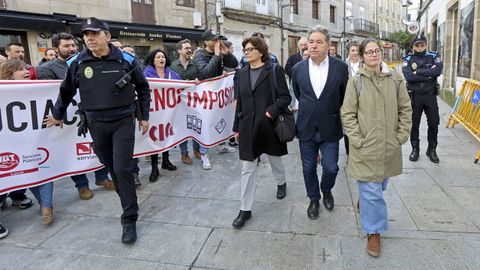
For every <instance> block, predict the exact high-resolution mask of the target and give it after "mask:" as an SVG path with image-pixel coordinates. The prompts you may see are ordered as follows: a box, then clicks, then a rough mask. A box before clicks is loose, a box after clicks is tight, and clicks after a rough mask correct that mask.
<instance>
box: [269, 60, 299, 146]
mask: <svg viewBox="0 0 480 270" xmlns="http://www.w3.org/2000/svg"><path fill="white" fill-rule="evenodd" d="M276 68H277V64H272V76H270V82H271V83H270V85H271V86H273V87H272V88H271V90H272V99H273V103H275V102H276V101H277V76H276ZM273 128H274V131H275V133H276V134H277V137H278V140H279V141H280V142H281V143H287V142H291V141H293V139H295V133H296V127H295V117H294V115H293V112H292V111H291V110H290V108H288V107H287V108H286V109H284V110H282V111H280V114H279V115H278V117H277V119H275V122H274V126H273Z"/></svg>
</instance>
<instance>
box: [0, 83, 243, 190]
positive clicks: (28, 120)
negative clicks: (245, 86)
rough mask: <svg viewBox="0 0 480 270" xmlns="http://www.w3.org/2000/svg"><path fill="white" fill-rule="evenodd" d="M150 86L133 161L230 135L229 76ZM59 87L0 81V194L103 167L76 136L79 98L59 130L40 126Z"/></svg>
mask: <svg viewBox="0 0 480 270" xmlns="http://www.w3.org/2000/svg"><path fill="white" fill-rule="evenodd" d="M148 81H149V84H150V94H151V102H150V119H149V123H150V127H149V130H148V132H147V133H146V134H145V135H142V134H141V132H140V131H138V128H137V129H136V133H135V153H134V155H135V156H136V157H140V156H146V155H150V154H153V153H159V152H163V151H166V150H168V149H170V148H172V147H174V146H176V145H178V144H179V143H181V142H183V141H185V140H187V139H189V138H193V139H195V140H197V141H198V142H199V143H200V144H202V145H204V146H206V147H211V146H214V145H216V144H218V143H220V142H222V141H224V140H226V139H228V138H229V137H230V136H232V134H233V133H232V126H233V119H234V107H233V97H234V89H233V75H229V76H226V77H223V76H222V77H218V78H216V79H212V80H208V81H204V82H201V83H200V84H198V85H195V84H194V83H191V82H186V81H176V80H162V79H149V80H148ZM59 86H60V81H0V194H2V193H6V192H11V191H14V190H17V189H22V188H26V187H31V186H36V185H40V184H43V183H46V182H48V181H53V180H55V179H58V178H62V177H65V176H70V175H76V174H81V173H87V172H91V171H95V170H98V169H100V168H101V167H103V165H102V164H100V162H99V161H98V158H97V156H96V155H95V154H94V153H93V151H92V148H91V147H90V143H91V142H92V140H91V138H90V136H89V134H87V137H86V138H84V137H78V136H77V124H78V121H79V119H78V117H77V115H76V114H75V113H74V112H75V111H76V110H77V104H78V102H80V100H79V95H78V93H77V95H76V96H75V97H74V99H73V101H72V104H70V106H69V108H68V110H67V113H66V116H65V120H64V128H63V129H60V128H59V127H52V128H46V127H45V126H44V125H43V124H42V121H43V118H44V117H45V116H47V115H50V114H51V110H52V108H53V106H54V104H55V100H56V98H57V96H58V91H59V90H58V89H59Z"/></svg>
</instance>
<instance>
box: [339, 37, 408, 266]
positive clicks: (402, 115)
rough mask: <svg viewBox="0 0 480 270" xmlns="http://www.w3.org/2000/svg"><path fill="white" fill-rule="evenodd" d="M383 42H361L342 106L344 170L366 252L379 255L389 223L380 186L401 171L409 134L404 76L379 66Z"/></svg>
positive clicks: (375, 255)
mask: <svg viewBox="0 0 480 270" xmlns="http://www.w3.org/2000/svg"><path fill="white" fill-rule="evenodd" d="M381 48H382V47H381V46H380V43H379V42H378V41H377V40H375V39H365V40H364V41H363V42H362V43H361V44H360V47H359V54H360V57H361V59H362V62H363V67H362V68H360V69H359V70H358V73H357V75H356V76H353V77H352V78H351V79H350V80H349V81H348V84H347V90H346V93H345V99H344V102H343V106H342V109H341V115H342V123H343V126H344V130H345V132H346V134H347V136H348V138H349V140H350V155H349V157H348V166H347V173H348V175H349V176H350V177H352V178H354V179H356V180H357V181H358V187H359V197H360V198H359V202H360V209H359V210H360V219H361V223H362V230H363V231H364V233H366V234H367V235H368V243H367V252H368V254H369V255H371V256H374V257H377V256H379V255H380V234H381V233H383V232H385V231H386V230H387V228H388V214H387V205H386V203H385V199H384V197H383V191H384V190H385V189H386V187H387V183H388V178H389V177H392V176H396V175H399V174H401V173H402V167H403V164H402V144H404V143H405V142H406V141H407V140H408V137H409V135H410V129H411V126H412V108H411V105H410V98H409V97H408V93H407V89H406V88H405V82H404V81H403V79H402V77H401V76H400V75H398V74H397V73H396V72H394V71H390V70H388V68H382V49H381Z"/></svg>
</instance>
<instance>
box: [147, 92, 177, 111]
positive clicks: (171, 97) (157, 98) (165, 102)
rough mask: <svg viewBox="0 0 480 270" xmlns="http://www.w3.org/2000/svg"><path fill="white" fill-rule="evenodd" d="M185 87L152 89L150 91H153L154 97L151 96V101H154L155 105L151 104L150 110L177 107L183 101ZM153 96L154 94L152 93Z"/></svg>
mask: <svg viewBox="0 0 480 270" xmlns="http://www.w3.org/2000/svg"><path fill="white" fill-rule="evenodd" d="M183 90H184V88H178V89H177V88H174V87H170V88H163V87H162V88H160V89H157V88H154V89H150V92H153V99H152V98H150V103H152V102H153V106H150V112H154V111H155V112H158V111H160V110H165V108H170V109H172V108H175V106H177V105H178V104H179V103H180V102H181V101H182V97H181V93H182V91H183ZM150 97H152V94H150Z"/></svg>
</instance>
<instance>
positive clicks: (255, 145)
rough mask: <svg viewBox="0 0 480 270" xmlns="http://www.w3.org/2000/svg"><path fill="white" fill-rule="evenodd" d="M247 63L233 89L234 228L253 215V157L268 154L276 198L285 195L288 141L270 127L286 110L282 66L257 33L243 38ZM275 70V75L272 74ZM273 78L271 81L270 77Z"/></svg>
mask: <svg viewBox="0 0 480 270" xmlns="http://www.w3.org/2000/svg"><path fill="white" fill-rule="evenodd" d="M242 46H243V52H244V54H245V58H246V59H247V61H248V64H247V65H245V66H244V67H243V68H242V69H240V70H239V71H237V74H236V76H235V77H236V78H235V80H234V81H235V92H236V94H235V95H236V96H237V107H236V113H235V122H234V124H233V131H234V132H235V133H236V135H235V138H236V140H237V141H238V142H239V153H240V159H241V160H242V177H241V205H240V213H239V214H238V217H237V218H236V219H235V220H234V221H233V224H232V225H233V227H234V228H241V227H243V225H244V224H245V221H247V220H248V219H249V218H250V217H251V215H252V212H251V210H252V206H253V201H254V197H255V188H256V176H257V174H256V169H257V161H256V159H257V158H258V157H259V156H260V155H261V154H267V155H268V159H269V161H270V166H271V167H272V172H273V176H274V179H275V180H276V182H277V185H278V189H277V198H278V199H283V198H284V197H285V195H286V188H287V184H286V182H285V167H284V166H283V161H282V158H281V156H283V155H286V154H287V153H288V152H287V144H286V143H281V142H280V141H279V140H278V137H277V135H276V134H275V131H274V129H273V127H274V121H275V119H277V117H278V115H279V114H280V112H281V111H282V110H288V105H289V104H290V101H291V97H290V93H289V92H288V87H287V82H286V80H285V73H284V71H283V68H282V67H281V66H279V65H276V64H275V65H271V64H270V62H269V61H268V60H269V54H268V46H267V44H266V43H265V40H263V39H262V38H259V37H250V38H247V39H245V40H244V41H243V42H242ZM273 72H275V76H274V75H273ZM274 79H275V80H276V83H274V81H273V80H274ZM275 84H276V89H275V92H276V97H277V100H276V101H275V102H273V98H272V89H274V88H275Z"/></svg>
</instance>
